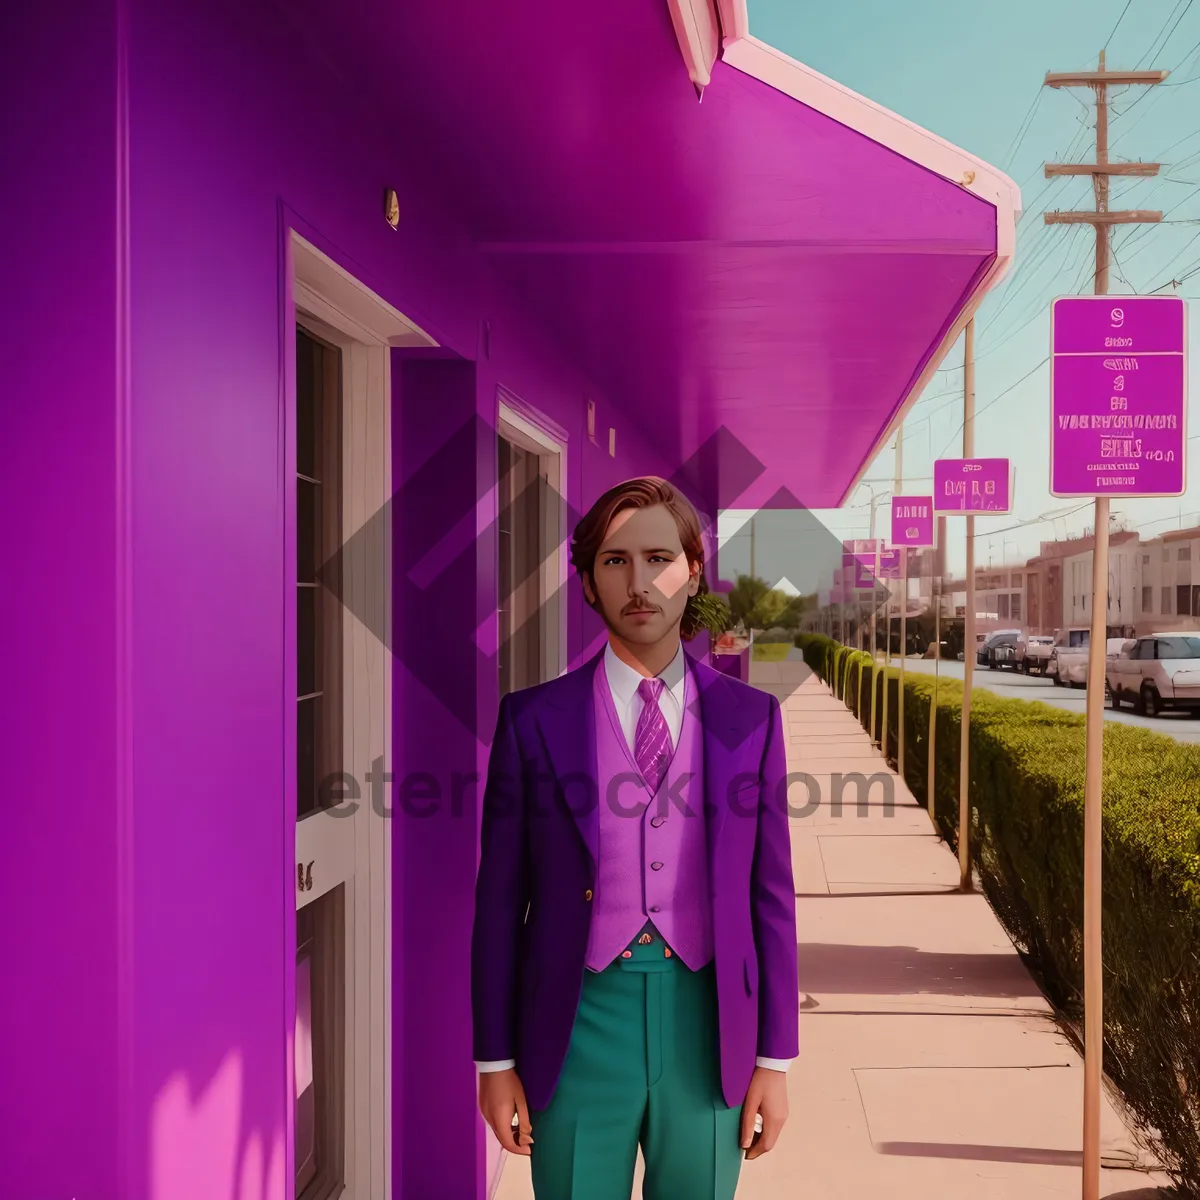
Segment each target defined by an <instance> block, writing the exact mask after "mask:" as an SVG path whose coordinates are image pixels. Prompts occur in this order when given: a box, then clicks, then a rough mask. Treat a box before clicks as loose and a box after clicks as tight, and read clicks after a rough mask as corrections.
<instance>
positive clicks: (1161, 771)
mask: <svg viewBox="0 0 1200 1200" xmlns="http://www.w3.org/2000/svg"><path fill="white" fill-rule="evenodd" d="M796 644H797V646H799V647H800V648H801V650H802V651H803V652H804V658H805V661H806V662H807V663H808V665H809V666H810V667H811V668H812V669H813V670H814V671H816V672H817V673H818V674H819V675H820V676H821V677H822V678H823V679H824V680H826V681H827V682H828V683H829V684H830V685H831V687H832V688H833V690H834V692H835V694H836V695H838V696H839V697H841V698H842V699H843V700H844V701H845V702H846V704H847V706H848V707H849V708H850V709H851V711H852V712H855V713H856V714H858V715H859V716H860V719H861V720H862V722H863V725H864V727H867V726H869V724H870V712H871V688H872V687H875V688H876V689H878V691H877V696H878V697H881V696H882V688H883V687H887V688H888V726H889V729H888V749H889V752H890V753H891V755H893V756H894V754H895V751H896V733H897V716H898V714H897V708H898V698H899V686H900V679H899V672H898V671H897V670H896V669H895V668H892V669H890V670H889V669H886V668H883V667H879V666H877V665H874V664H873V663H872V661H871V657H870V655H868V654H865V653H863V652H862V651H858V650H851V649H849V648H847V647H845V646H842V645H840V644H839V643H838V642H836V641H834V640H832V639H830V638H827V637H823V636H821V635H818V634H801V635H800V636H798V637H797V639H796ZM860 679H861V680H862V681H863V686H862V701H863V702H862V706H861V709H860V707H859V682H860ZM933 686H934V680H933V678H932V677H931V676H929V675H925V674H915V673H914V672H906V673H905V711H904V718H905V720H904V724H905V735H904V736H905V755H904V757H905V762H904V771H903V774H904V778H905V780H906V782H907V783H908V785H909V787H910V788H911V789H912V791H913V794H914V795H915V796H916V797H917V799H918V801H919V802H920V803H922V804H923V803H925V802H926V797H927V795H928V791H927V786H928V782H927V781H928V757H929V742H928V737H929V716H930V702H931V699H932V696H933ZM962 695H963V689H962V684H961V683H960V682H959V681H957V680H945V679H943V680H941V681H940V683H939V686H938V709H937V742H936V746H935V753H936V763H935V797H934V808H935V819H936V822H937V825H938V827H939V829H940V831H941V832H942V833H943V835H944V836H945V837H946V839H947V840H948V841H949V842H950V843H951V844H952V845H953V846H955V847H957V844H958V832H959V831H958V776H959V747H960V742H961V728H962V725H961V711H962V710H961V706H962ZM881 714H882V704H881V702H880V699H878V698H877V700H876V717H877V724H878V722H879V720H880V719H881ZM1084 731H1085V722H1084V718H1083V717H1081V716H1078V715H1076V714H1074V713H1070V712H1066V711H1064V710H1062V709H1057V708H1053V707H1051V706H1049V705H1046V704H1041V703H1027V702H1025V701H1021V700H1002V699H1000V698H998V697H995V696H992V695H991V694H989V693H987V692H981V691H976V692H975V693H974V695H973V697H972V702H971V738H970V746H971V763H972V768H971V782H970V807H971V829H970V838H971V851H972V861H973V862H974V863H975V865H976V870H977V871H978V874H979V877H980V881H981V883H982V886H983V890H984V893H985V894H986V896H987V898H988V900H989V902H990V903H991V905H992V907H993V908H994V909H995V911H996V913H997V915H998V916H999V918H1000V920H1001V921H1002V922H1003V924H1004V926H1005V928H1006V929H1007V930H1008V933H1009V935H1010V937H1011V938H1012V939H1013V942H1014V943H1015V945H1016V946H1017V948H1018V950H1019V951H1021V953H1022V954H1023V955H1024V957H1025V959H1026V961H1027V962H1028V964H1029V966H1030V968H1031V969H1032V970H1033V971H1034V973H1035V975H1036V976H1037V977H1038V979H1039V982H1040V984H1041V987H1042V989H1043V990H1044V991H1045V993H1046V995H1047V998H1048V999H1049V1000H1050V1002H1051V1003H1052V1004H1053V1005H1054V1006H1055V1008H1056V1010H1057V1013H1058V1017H1059V1020H1060V1022H1061V1024H1062V1025H1063V1027H1064V1029H1065V1030H1066V1032H1067V1033H1068V1034H1069V1035H1070V1036H1071V1037H1072V1038H1073V1039H1074V1041H1075V1042H1076V1044H1077V1045H1082V1037H1083V781H1084ZM878 732H879V731H878V729H877V730H876V733H877V734H878ZM895 765H896V764H895V762H894V757H893V766H895ZM1103 795H1104V819H1103V840H1104V869H1103V879H1102V891H1103V898H1102V904H1103V922H1102V925H1103V928H1102V936H1103V944H1104V1069H1105V1073H1106V1075H1107V1077H1108V1079H1109V1080H1110V1081H1111V1083H1112V1084H1113V1085H1114V1086H1115V1088H1116V1089H1117V1091H1118V1092H1119V1096H1120V1098H1121V1099H1122V1100H1123V1101H1124V1104H1125V1106H1126V1108H1127V1110H1128V1112H1129V1115H1130V1117H1131V1118H1132V1120H1133V1123H1134V1124H1135V1125H1136V1127H1137V1129H1138V1131H1139V1133H1140V1135H1141V1137H1142V1139H1143V1140H1144V1141H1145V1142H1146V1144H1147V1145H1148V1146H1150V1147H1151V1148H1152V1150H1153V1152H1154V1153H1155V1154H1156V1155H1157V1157H1158V1158H1159V1160H1160V1161H1161V1162H1162V1164H1163V1166H1164V1167H1165V1169H1166V1170H1167V1172H1168V1173H1169V1175H1170V1176H1171V1178H1172V1181H1173V1182H1174V1183H1175V1185H1176V1186H1177V1187H1178V1188H1179V1190H1180V1193H1181V1195H1183V1196H1187V1197H1200V746H1194V745H1184V744H1181V743H1179V742H1176V741H1175V740H1174V739H1172V738H1168V737H1165V736H1164V735H1162V734H1157V733H1152V732H1150V731H1148V730H1145V729H1139V728H1137V727H1135V726H1130V725H1124V724H1117V723H1115V722H1111V721H1107V722H1105V726H1104V784H1103Z"/></svg>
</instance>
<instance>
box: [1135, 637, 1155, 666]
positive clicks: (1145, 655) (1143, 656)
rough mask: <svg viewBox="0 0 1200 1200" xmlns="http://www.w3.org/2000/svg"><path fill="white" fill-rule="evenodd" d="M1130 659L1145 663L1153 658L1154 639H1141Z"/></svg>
mask: <svg viewBox="0 0 1200 1200" xmlns="http://www.w3.org/2000/svg"><path fill="white" fill-rule="evenodd" d="M1129 657H1130V658H1136V659H1138V660H1139V661H1143V662H1144V661H1146V660H1148V659H1152V658H1153V657H1154V639H1153V638H1142V640H1141V641H1140V642H1138V644H1137V645H1136V646H1135V647H1134V648H1133V653H1132V654H1131V655H1130V656H1129Z"/></svg>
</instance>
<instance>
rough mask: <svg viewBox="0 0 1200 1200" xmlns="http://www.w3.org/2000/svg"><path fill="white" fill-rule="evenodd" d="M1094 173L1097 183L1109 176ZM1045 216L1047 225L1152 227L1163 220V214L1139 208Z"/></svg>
mask: <svg viewBox="0 0 1200 1200" xmlns="http://www.w3.org/2000/svg"><path fill="white" fill-rule="evenodd" d="M1092 173H1093V174H1094V175H1095V177H1096V180H1097V182H1099V181H1100V180H1102V179H1104V178H1105V177H1106V176H1107V174H1108V172H1107V171H1096V172H1092ZM1043 216H1044V217H1045V221H1046V224H1047V225H1137V224H1141V225H1152V224H1154V223H1155V222H1157V221H1161V220H1162V219H1163V215H1162V213H1161V212H1156V211H1154V210H1152V209H1137V208H1135V209H1130V210H1129V211H1128V212H1048V213H1044V214H1043Z"/></svg>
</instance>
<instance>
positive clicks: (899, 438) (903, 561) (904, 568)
mask: <svg viewBox="0 0 1200 1200" xmlns="http://www.w3.org/2000/svg"><path fill="white" fill-rule="evenodd" d="M903 488H904V425H903V424H901V426H900V428H899V429H898V430H897V431H896V489H895V491H894V492H893V493H892V495H893V497H895V496H899V495H901V494H902V492H903ZM907 653H908V551H907V550H906V549H905V548H904V547H903V546H901V547H900V691H899V695H898V701H899V702H898V703H897V705H896V770H897V771H898V773H899V775H900V778H901V779H903V778H904V657H905V655H906V654H907Z"/></svg>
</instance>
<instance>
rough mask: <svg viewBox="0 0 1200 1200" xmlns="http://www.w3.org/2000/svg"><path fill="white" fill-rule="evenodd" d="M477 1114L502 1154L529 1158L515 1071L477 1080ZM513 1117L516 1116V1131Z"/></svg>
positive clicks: (524, 1115)
mask: <svg viewBox="0 0 1200 1200" xmlns="http://www.w3.org/2000/svg"><path fill="white" fill-rule="evenodd" d="M776 1074H778V1072H776ZM479 1111H480V1112H481V1113H482V1114H483V1119H484V1120H485V1121H486V1122H487V1123H488V1124H489V1125H490V1126H491V1127H492V1132H493V1133H494V1134H495V1135H496V1140H497V1141H499V1143H500V1145H501V1146H503V1147H504V1149H505V1150H507V1151H508V1152H509V1153H510V1154H529V1152H530V1151H529V1147H530V1146H532V1145H533V1137H532V1136H531V1135H532V1133H533V1128H532V1126H531V1125H530V1124H529V1109H528V1107H527V1106H526V1104H525V1089H524V1088H523V1087H522V1086H521V1081H520V1080H519V1079H518V1078H517V1073H516V1071H512V1070H509V1071H485V1072H483V1073H482V1074H481V1075H480V1076H479ZM513 1113H516V1114H517V1121H518V1125H517V1128H516V1129H514V1128H513V1123H512V1119H513Z"/></svg>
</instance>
